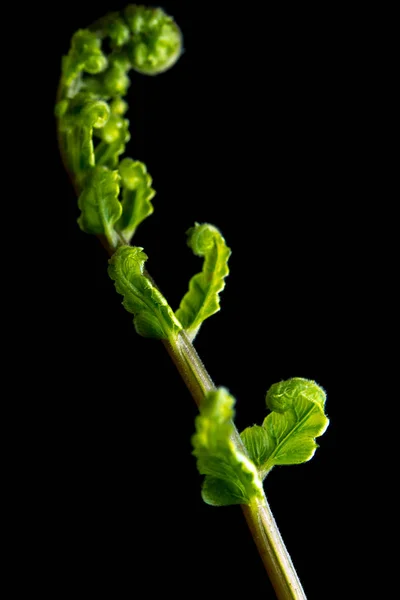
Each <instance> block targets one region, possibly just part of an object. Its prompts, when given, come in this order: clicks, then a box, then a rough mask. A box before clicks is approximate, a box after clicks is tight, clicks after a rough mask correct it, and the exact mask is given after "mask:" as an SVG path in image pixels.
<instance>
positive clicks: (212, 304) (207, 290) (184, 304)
mask: <svg viewBox="0 0 400 600" xmlns="http://www.w3.org/2000/svg"><path fill="white" fill-rule="evenodd" d="M187 235H188V246H189V247H190V248H191V249H192V250H193V253H194V254H196V256H203V257H204V263H203V270H202V272H201V273H197V275H194V276H193V277H192V279H191V280H190V282H189V290H188V292H187V293H186V294H185V296H184V297H183V298H182V301H181V304H180V306H179V308H178V310H177V311H176V316H177V318H178V319H179V321H180V322H181V323H182V325H183V327H184V328H185V330H186V333H187V334H188V336H189V338H190V339H191V340H193V339H194V338H195V336H196V334H197V332H198V330H199V328H200V325H201V324H202V322H203V321H204V320H205V319H207V318H208V317H210V316H211V315H213V314H215V313H216V312H218V311H219V310H220V304H219V293H220V292H221V291H222V290H223V289H224V287H225V277H226V276H227V275H228V273H229V269H228V259H229V257H230V255H231V250H230V248H228V246H227V245H226V243H225V240H224V238H223V237H222V235H221V233H220V232H219V230H218V229H217V228H216V227H214V226H213V225H210V224H209V223H203V224H202V225H200V224H199V223H196V224H195V226H194V227H191V228H190V229H189V230H188V231H187Z"/></svg>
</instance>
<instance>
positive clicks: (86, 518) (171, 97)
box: [25, 1, 362, 600]
mask: <svg viewBox="0 0 400 600" xmlns="http://www.w3.org/2000/svg"><path fill="white" fill-rule="evenodd" d="M216 4H218V7H217V8H216V7H215V5H216ZM123 6H124V4H121V3H115V2H109V3H107V4H105V3H101V4H99V3H98V2H85V3H70V2H69V3H68V5H65V6H63V8H62V11H61V10H60V11H59V10H58V8H57V7H56V5H53V8H52V9H51V10H50V12H49V11H48V9H46V12H45V11H44V12H43V16H42V15H40V14H36V18H37V19H38V20H39V24H40V25H41V26H43V31H44V35H43V36H42V44H43V48H42V46H40V47H39V50H38V49H36V52H38V51H39V52H41V53H43V56H47V64H46V71H45V73H44V72H43V73H42V74H41V75H40V77H42V78H43V79H45V81H46V84H47V85H46V87H45V88H41V91H40V101H41V103H42V105H45V103H47V112H46V116H45V117H44V119H45V121H44V123H45V125H46V127H47V125H48V127H47V128H46V130H45V133H44V128H43V123H42V122H41V123H40V131H39V134H40V136H43V139H42V140H41V144H42V146H45V147H46V151H47V153H48V161H49V162H48V164H51V169H48V168H46V174H45V175H44V176H45V177H46V178H48V181H49V182H51V185H49V186H45V188H44V189H43V194H42V197H41V202H42V206H43V205H44V210H43V213H42V216H41V226H42V227H43V236H39V237H40V241H41V244H42V245H43V248H44V249H45V251H46V250H47V251H48V252H47V255H46V253H43V252H42V253H41V257H40V258H39V257H38V255H37V254H35V253H34V250H32V256H35V257H36V260H37V262H38V272H39V273H40V275H39V276H38V281H37V285H38V286H40V287H41V288H43V289H45V290H47V291H48V294H49V297H51V298H52V302H49V303H48V304H47V303H46V302H45V303H44V305H42V306H41V307H40V308H41V311H40V323H39V327H38V330H39V335H40V334H41V332H43V335H44V336H46V350H45V351H44V352H43V351H40V350H38V348H37V347H36V349H35V353H34V354H33V360H34V359H35V358H36V362H37V369H36V371H35V381H34V382H33V384H34V389H37V390H39V393H38V394H37V396H36V397H35V401H34V402H33V403H32V406H31V408H30V409H28V411H27V413H25V419H26V421H27V422H28V423H29V420H30V419H32V421H33V422H34V423H35V433H34V434H32V439H33V442H32V444H31V445H30V450H31V453H32V454H31V457H32V458H31V459H30V455H29V453H28V456H27V481H29V484H28V488H29V496H30V498H31V504H30V505H29V508H28V509H27V511H26V512H25V514H27V523H28V524H27V528H28V531H30V528H32V534H31V535H28V543H27V545H26V553H27V559H28V562H29V561H30V560H31V561H32V563H33V564H34V565H35V568H34V569H33V572H34V573H33V574H32V577H33V578H34V581H35V584H34V585H36V586H42V587H43V591H48V592H49V593H51V594H53V596H52V597H56V598H58V597H62V596H63V595H64V594H65V593H67V594H69V595H72V594H74V595H75V594H77V593H78V591H79V594H80V595H89V594H90V595H94V596H96V597H100V596H104V597H109V598H122V597H130V596H132V597H138V598H142V597H143V598H147V597H153V596H158V595H164V594H165V595H166V596H171V597H175V596H177V597H191V595H193V596H195V595H197V594H202V595H204V596H206V595H207V594H208V595H209V596H210V597H212V598H213V597H225V596H226V597H228V595H230V596H231V597H233V598H236V597H240V596H241V594H242V592H243V591H244V593H246V594H249V595H250V594H252V593H257V592H260V593H262V596H263V598H273V597H274V594H273V591H272V588H271V586H270V584H269V581H268V578H267V576H266V575H265V572H264V570H263V566H262V563H261V560H260V559H259V557H258V554H257V551H256V548H255V545H254V542H253V540H252V538H251V537H250V534H249V532H248V530H247V527H246V524H245V521H244V519H243V516H242V514H241V510H240V508H239V507H227V508H213V507H209V506H207V505H205V504H204V503H203V502H202V500H201V496H200V484H201V477H200V476H199V475H198V473H197V471H196V465H195V459H194V457H193V456H192V455H191V444H190V437H191V435H192V433H193V430H194V418H195V416H196V414H197V413H196V407H195V405H194V403H193V401H192V399H191V397H190V395H189V393H188V391H187V389H186V387H185V386H184V384H183V382H182V381H181V379H180V377H179V375H178V373H177V372H176V370H175V368H174V366H173V364H172V362H171V361H170V359H169V357H168V356H167V354H166V352H165V350H164V348H163V346H162V344H161V343H159V342H156V341H152V340H146V339H142V338H140V337H139V336H137V334H136V333H135V331H134V328H133V325H132V319H131V315H129V314H128V313H126V312H125V311H124V309H123V307H122V305H121V297H120V296H119V295H117V294H116V292H115V290H114V287H113V284H112V282H111V280H110V279H109V278H108V276H107V270H106V268H107V255H106V253H105V251H104V250H103V248H102V247H101V245H100V243H99V242H98V241H97V240H96V238H94V237H91V236H88V235H86V234H84V233H82V232H81V231H80V229H79V227H78V225H77V223H76V219H77V217H78V215H79V211H78V208H77V204H76V198H75V196H74V193H73V190H72V188H71V186H70V183H69V181H68V178H67V175H66V174H65V172H64V170H63V167H62V164H61V161H60V157H59V154H58V149H57V142H56V134H55V124H54V120H53V118H52V110H53V104H54V99H55V94H56V87H57V80H58V76H59V71H60V59H61V56H62V54H65V53H66V52H67V51H68V47H69V40H70V37H71V35H72V33H73V32H74V31H75V30H76V29H78V28H80V27H85V26H86V25H88V24H90V22H91V21H93V20H94V19H96V18H97V17H100V16H102V15H103V14H104V13H105V12H107V11H108V10H115V9H119V8H122V7H123ZM162 6H163V8H164V9H165V10H166V11H167V12H169V13H170V14H172V15H173V16H174V17H175V18H176V20H177V22H178V24H179V25H180V27H181V29H182V32H183V36H184V46H185V52H184V54H183V55H182V57H181V59H180V60H179V62H178V63H177V64H176V65H175V66H174V68H173V69H171V70H170V71H168V72H167V73H165V74H163V75H160V76H157V77H154V78H151V77H147V78H146V77H144V76H139V75H137V74H132V84H131V88H130V92H129V96H128V101H129V105H130V111H129V114H128V116H129V118H130V121H131V127H130V131H131V135H132V139H131V142H130V143H129V145H128V149H127V152H128V154H129V155H130V156H132V157H133V158H137V159H139V160H142V161H144V162H145V163H146V165H147V167H148V170H149V172H150V173H151V175H152V177H153V186H154V188H155V189H156V190H157V195H156V197H155V198H154V202H153V203H154V207H155V212H154V214H153V215H152V216H151V217H150V218H149V219H148V220H146V221H145V222H144V223H143V224H142V225H141V226H140V228H139V230H138V232H137V235H136V237H135V240H134V243H135V244H137V245H140V246H143V247H144V249H145V251H146V253H147V254H148V256H149V260H148V263H147V266H148V269H149V271H150V273H151V274H152V276H153V277H154V279H155V281H156V282H157V284H158V286H159V287H160V289H161V290H162V291H163V293H164V295H165V296H166V298H167V299H168V301H169V303H170V305H171V306H172V307H173V308H174V309H175V308H177V306H178V305H179V301H180V299H181V297H182V295H183V294H184V293H185V291H186V289H187V285H188V281H189V279H190V277H191V276H192V275H193V274H194V273H196V272H198V271H199V270H200V269H201V261H200V259H198V258H196V257H194V256H192V254H191V252H190V250H189V249H188V248H187V247H186V238H185V231H186V230H187V229H188V227H190V226H191V225H193V223H194V222H195V221H198V222H204V221H207V222H211V223H213V224H214V225H216V226H217V227H219V228H220V230H221V231H222V233H223V235H224V236H225V239H226V241H227V243H228V245H229V246H230V247H231V249H232V257H231V260H230V275H229V277H228V279H227V283H226V289H225V290H224V292H223V294H222V297H221V305H222V310H221V311H220V312H219V313H218V314H217V315H215V316H213V317H212V318H211V319H209V320H208V321H207V322H205V323H204V325H203V327H202V328H201V331H200V333H199V335H198V338H197V339H196V341H195V346H196V348H197V350H198V352H199V354H200V356H201V358H202V360H203V362H204V363H205V366H206V368H207V369H208V371H209V373H210V375H211V377H212V378H213V380H214V381H215V383H216V384H217V385H224V386H226V387H227V388H228V389H229V390H230V391H231V393H232V394H233V395H234V396H235V397H236V399H237V405H236V409H237V416H236V423H237V426H238V428H239V429H240V430H242V429H244V428H245V427H246V426H247V425H251V424H254V423H261V421H262V420H263V418H264V416H265V414H266V410H265V404H264V397H265V393H266V391H267V389H268V388H269V386H270V385H271V384H272V383H275V382H277V381H279V380H281V379H286V378H289V377H293V376H301V377H306V378H310V379H314V380H316V381H317V383H319V384H320V385H321V386H323V387H324V388H325V390H326V392H327V397H328V400H327V413H328V416H329V417H330V420H331V423H330V426H329V428H328V430H327V432H326V434H325V435H324V436H323V437H321V438H320V439H319V443H320V448H319V449H318V450H317V453H316V455H315V457H314V458H313V459H312V461H311V462H309V463H307V464H305V465H300V466H292V467H281V468H275V469H274V470H273V472H272V473H271V474H270V476H269V477H268V479H267V480H266V482H265V489H266V494H267V497H268V499H269V501H270V504H271V507H272V510H273V513H274V515H275V518H276V520H277V522H278V525H279V527H280V530H281V533H282V535H283V538H284V540H285V542H286V544H287V547H288V549H289V552H290V553H291V556H292V558H293V562H294V564H295V566H296V568H297V571H298V573H299V576H300V578H301V580H302V582H303V585H304V588H305V590H306V593H307V596H308V599H309V600H321V599H325V598H341V597H346V598H347V597H348V598H350V597H352V596H351V593H350V587H351V586H352V585H354V581H355V579H357V577H352V578H351V579H348V573H347V571H348V570H349V569H350V565H351V562H352V555H353V552H354V551H355V550H354V548H353V532H352V521H351V519H349V520H346V526H344V525H343V514H344V512H346V514H347V515H349V514H350V515H352V514H354V513H356V512H357V507H356V502H355V501H353V500H352V494H351V493H349V492H348V487H346V485H344V483H343V479H342V475H341V473H342V467H343V463H344V460H345V458H346V452H347V444H348V438H349V432H350V431H351V429H352V425H351V423H350V425H349V418H348V415H349V410H350V409H351V404H350V403H351V402H352V398H353V395H354V390H352V389H351V387H350V384H349V382H350V381H351V380H352V378H354V377H357V375H358V374H359V371H361V369H362V367H361V366H360V365H359V364H357V362H356V361H353V359H354V353H353V345H354V343H355V342H354V339H355V333H354V330H355V328H357V327H358V320H359V317H358V316H357V315H358V312H357V303H356V300H355V298H356V296H354V295H353V290H354V289H355V288H357V285H358V277H359V269H358V266H359V265H358V249H357V247H356V246H355V245H354V244H355V242H354V243H353V242H352V240H353V239H354V237H353V236H352V231H354V228H355V227H357V226H358V225H359V218H360V217H359V216H358V213H357V201H355V199H354V195H353V193H354V188H355V185H356V182H355V180H354V178H353V177H352V173H353V170H354V164H355V157H354V155H353V153H352V148H353V145H354V136H355V135H356V129H357V120H356V118H355V113H356V109H357V104H356V102H357V101H356V94H355V93H354V90H355V89H356V86H357V70H356V69H355V62H356V58H355V56H356V54H357V53H356V51H355V49H354V48H353V47H352V41H351V40H352V35H351V27H352V25H351V22H349V21H348V20H347V19H346V15H344V14H339V13H335V12H334V9H332V10H331V11H329V10H328V9H326V10H324V11H321V12H318V10H319V9H313V11H311V10H306V9H304V7H302V9H301V10H300V9H297V8H294V7H289V6H288V5H286V4H284V5H281V7H280V8H276V7H274V8H265V6H264V3H259V4H255V5H254V6H250V5H246V6H241V7H238V8H233V7H232V5H231V4H227V5H226V6H223V5H222V3H207V2H204V3H202V2H172V1H171V2H167V1H166V2H163V3H162ZM261 6H262V8H261ZM315 10H316V11H317V12H315ZM28 75H29V73H28ZM43 89H46V97H45V98H44V94H43V91H42V90H43ZM33 93H34V95H36V96H38V95H39V91H37V92H35V91H34V92H33ZM33 137H34V136H33ZM36 139H37V138H36ZM43 140H44V141H43ZM42 219H43V220H42ZM54 223H56V226H54ZM345 413H346V416H345ZM30 460H31V462H30ZM350 473H351V475H356V468H354V470H352V468H350ZM25 508H26V507H25ZM343 540H345V541H343ZM339 548H340V549H339ZM37 563H38V564H39V565H40V566H39V567H38V566H37ZM351 568H352V569H353V573H354V565H351ZM344 586H347V587H346V590H347V591H346V593H347V594H348V595H342V590H343V587H344ZM349 586H350V587H349Z"/></svg>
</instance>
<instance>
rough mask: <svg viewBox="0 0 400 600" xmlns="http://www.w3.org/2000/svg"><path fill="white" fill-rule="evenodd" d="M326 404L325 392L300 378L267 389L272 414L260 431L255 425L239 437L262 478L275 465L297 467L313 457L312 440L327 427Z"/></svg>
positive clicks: (314, 447)
mask: <svg viewBox="0 0 400 600" xmlns="http://www.w3.org/2000/svg"><path fill="white" fill-rule="evenodd" d="M325 400H326V395H325V392H324V390H323V389H322V388H321V387H320V386H319V385H317V384H316V383H315V381H310V380H308V379H303V378H301V377H294V378H292V379H288V380H286V381H281V382H279V383H275V384H274V385H272V386H271V387H270V389H269V390H268V392H267V396H266V402H267V406H268V408H269V409H270V410H271V412H270V414H269V415H267V417H266V418H265V419H264V422H263V424H262V427H260V426H258V425H254V426H253V427H248V428H247V429H245V430H244V431H243V432H242V433H241V438H242V441H243V443H244V445H245V447H246V449H247V451H248V453H249V456H250V458H251V459H252V460H253V462H254V464H255V465H256V466H257V468H258V470H259V473H260V476H261V477H262V478H264V477H265V476H266V474H267V473H268V472H269V471H270V470H271V469H272V467H273V466H274V465H294V464H300V463H304V462H307V461H308V460H310V459H311V458H312V457H313V456H314V453H315V451H316V449H317V447H318V445H317V444H316V442H315V438H316V437H319V436H321V435H322V434H323V433H324V431H325V430H326V428H327V427H328V425H329V419H328V418H327V416H326V415H325V413H324V407H325Z"/></svg>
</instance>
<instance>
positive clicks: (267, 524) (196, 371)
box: [164, 332, 306, 600]
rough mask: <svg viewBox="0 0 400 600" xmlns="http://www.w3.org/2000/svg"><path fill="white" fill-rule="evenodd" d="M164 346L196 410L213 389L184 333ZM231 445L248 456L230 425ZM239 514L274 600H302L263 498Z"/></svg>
mask: <svg viewBox="0 0 400 600" xmlns="http://www.w3.org/2000/svg"><path fill="white" fill-rule="evenodd" d="M164 346H165V347H166V349H167V351H168V353H169V355H170V357H171V358H172V360H173V362H174V364H175V366H176V367H177V369H178V371H179V373H180V375H181V377H182V379H183V381H184V382H185V384H186V386H187V388H188V389H189V391H190V393H191V394H192V396H193V399H194V401H195V402H196V404H197V406H200V405H201V403H202V401H203V398H204V395H205V394H206V393H207V392H209V391H211V390H215V385H214V383H213V382H212V379H211V378H210V376H209V374H208V373H207V371H206V369H205V367H204V364H203V363H202V361H201V359H200V357H199V355H198V354H197V352H196V350H195V348H194V347H193V344H192V343H191V341H190V340H189V338H188V336H187V335H186V334H185V333H184V332H180V334H179V335H178V337H177V339H174V340H164ZM232 441H233V442H234V444H235V445H236V447H237V448H238V449H239V450H240V452H242V453H243V454H245V455H246V456H248V453H247V451H246V449H245V447H244V445H243V442H242V440H241V437H240V435H239V432H238V430H237V429H236V427H235V425H234V424H233V434H232ZM242 510H243V513H244V516H245V518H246V521H247V524H248V526H249V529H250V532H251V534H252V536H253V538H254V541H255V543H256V546H257V549H258V552H259V554H260V556H261V559H262V561H263V563H264V566H265V569H266V571H267V573H268V576H269V578H270V580H271V583H272V585H273V587H274V590H275V593H276V595H277V598H278V600H306V596H305V594H304V591H303V588H302V586H301V583H300V581H299V578H298V576H297V574H296V571H295V568H294V566H293V563H292V560H291V558H290V556H289V553H288V551H287V549H286V546H285V544H284V542H283V539H282V537H281V535H280V533H279V529H278V526H277V524H276V521H275V519H274V517H273V515H272V512H271V509H270V507H269V504H268V502H267V499H266V497H265V494H263V498H262V499H260V498H257V499H254V500H252V501H251V502H250V504H248V505H245V504H244V505H242Z"/></svg>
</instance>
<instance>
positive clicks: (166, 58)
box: [124, 4, 182, 75]
mask: <svg viewBox="0 0 400 600" xmlns="http://www.w3.org/2000/svg"><path fill="white" fill-rule="evenodd" d="M124 16H125V20H126V22H127V23H128V26H129V29H130V30H131V32H132V41H131V42H130V44H129V47H128V56H129V58H130V60H131V63H132V67H133V68H134V69H136V70H137V71H139V72H140V73H145V74H146V75H154V74H156V73H160V72H162V71H165V70H166V69H169V68H170V67H172V65H173V64H174V63H175V62H176V61H177V60H178V58H179V56H180V54H181V51H182V35H181V32H180V29H179V27H178V26H177V25H176V23H175V21H174V20H173V19H172V18H171V17H169V16H168V15H166V14H165V12H164V11H163V10H162V9H161V8H148V7H146V6H136V5H133V4H132V5H130V6H128V7H127V8H126V9H125V12H124Z"/></svg>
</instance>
